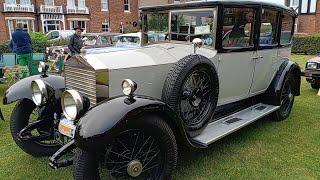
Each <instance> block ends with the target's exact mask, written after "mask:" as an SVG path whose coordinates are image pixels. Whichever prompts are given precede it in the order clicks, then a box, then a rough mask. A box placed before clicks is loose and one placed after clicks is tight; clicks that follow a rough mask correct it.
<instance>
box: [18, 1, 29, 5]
mask: <svg viewBox="0 0 320 180" xmlns="http://www.w3.org/2000/svg"><path fill="white" fill-rule="evenodd" d="M20 4H21V5H30V4H31V3H30V0H20Z"/></svg>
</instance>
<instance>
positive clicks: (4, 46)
mask: <svg viewBox="0 0 320 180" xmlns="http://www.w3.org/2000/svg"><path fill="white" fill-rule="evenodd" d="M7 52H10V49H9V42H4V43H0V54H1V53H7Z"/></svg>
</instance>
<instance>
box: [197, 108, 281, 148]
mask: <svg viewBox="0 0 320 180" xmlns="http://www.w3.org/2000/svg"><path fill="white" fill-rule="evenodd" d="M278 109H279V106H272V105H267V104H263V103H259V104H255V105H253V106H251V107H249V108H246V109H244V110H242V111H238V112H236V113H234V114H231V115H229V116H227V117H224V118H222V119H218V120H216V121H214V122H212V123H210V124H208V126H207V127H206V128H205V129H204V130H203V131H202V133H201V134H200V135H198V136H196V137H194V138H193V139H192V141H193V142H195V143H197V144H200V145H202V146H208V145H209V144H211V143H213V142H215V141H217V140H219V139H221V138H223V137H224V136H226V135H228V134H230V133H232V132H234V131H237V130H238V129H240V128H242V127H244V126H246V125H249V124H250V123H252V122H254V121H256V120H258V119H260V118H262V117H264V116H266V115H268V114H270V113H272V112H274V111H276V110H278Z"/></svg>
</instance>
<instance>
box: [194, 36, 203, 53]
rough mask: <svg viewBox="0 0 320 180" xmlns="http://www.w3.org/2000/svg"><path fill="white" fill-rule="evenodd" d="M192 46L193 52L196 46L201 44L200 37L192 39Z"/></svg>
mask: <svg viewBox="0 0 320 180" xmlns="http://www.w3.org/2000/svg"><path fill="white" fill-rule="evenodd" d="M192 44H193V47H194V53H196V52H197V48H201V47H202V45H203V42H202V40H201V39H200V38H195V39H193V41H192Z"/></svg>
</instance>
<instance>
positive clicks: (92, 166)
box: [74, 116, 178, 180]
mask: <svg viewBox="0 0 320 180" xmlns="http://www.w3.org/2000/svg"><path fill="white" fill-rule="evenodd" d="M119 132H120V133H119V134H118V135H117V136H116V137H115V138H114V140H113V141H112V142H111V143H109V145H108V146H107V148H106V150H105V151H104V152H103V153H101V154H92V153H89V152H86V151H84V150H81V149H79V148H77V149H76V156H75V161H74V178H75V179H79V180H82V179H171V176H172V172H173V170H174V169H175V167H176V164H177V154H178V153H177V144H176V140H175V137H174V135H173V132H172V130H171V129H170V127H169V126H168V124H166V123H165V122H164V121H163V120H162V119H160V118H159V117H156V116H144V117H143V119H140V120H138V121H135V122H134V124H133V123H132V124H130V125H129V126H128V127H126V128H124V129H122V130H120V131H119Z"/></svg>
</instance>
